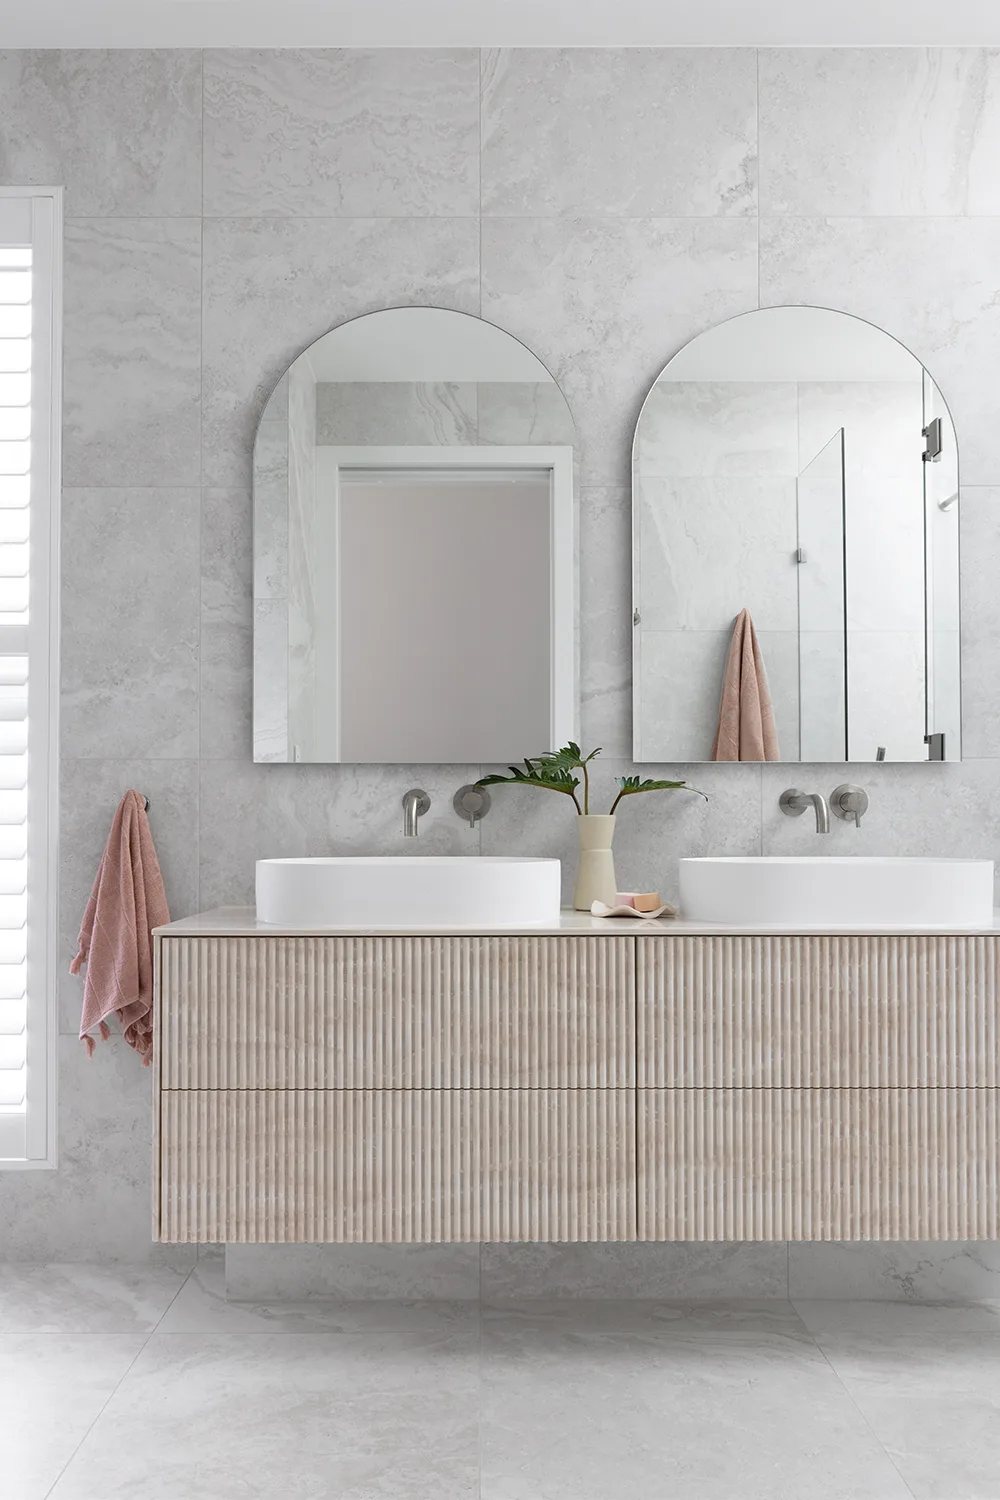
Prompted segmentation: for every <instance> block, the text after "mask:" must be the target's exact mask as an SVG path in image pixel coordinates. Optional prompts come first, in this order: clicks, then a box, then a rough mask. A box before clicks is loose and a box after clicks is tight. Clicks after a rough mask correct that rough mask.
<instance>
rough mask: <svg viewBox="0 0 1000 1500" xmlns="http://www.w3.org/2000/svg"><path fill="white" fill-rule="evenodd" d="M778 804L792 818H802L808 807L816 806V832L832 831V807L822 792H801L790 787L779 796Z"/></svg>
mask: <svg viewBox="0 0 1000 1500" xmlns="http://www.w3.org/2000/svg"><path fill="white" fill-rule="evenodd" d="M778 806H779V807H780V808H781V811H782V812H783V813H786V814H787V815H788V817H790V818H800V817H801V816H802V814H803V813H804V812H805V810H806V808H807V807H814V808H815V809H816V832H817V833H829V832H830V809H829V807H828V806H827V804H826V798H825V797H824V796H823V794H822V793H821V792H799V791H796V790H795V788H794V787H789V789H788V791H787V792H782V794H781V796H780V797H779V798H778Z"/></svg>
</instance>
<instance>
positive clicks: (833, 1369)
mask: <svg viewBox="0 0 1000 1500" xmlns="http://www.w3.org/2000/svg"><path fill="white" fill-rule="evenodd" d="M788 1300H789V1302H790V1303H791V1306H792V1308H793V1309H794V1312H795V1316H796V1317H797V1318H798V1320H799V1322H800V1323H801V1324H802V1327H803V1328H804V1329H805V1330H806V1333H807V1334H808V1335H809V1338H810V1340H811V1341H812V1343H813V1345H814V1346H815V1348H816V1349H817V1350H818V1351H819V1353H820V1354H821V1355H822V1356H823V1360H824V1362H825V1363H826V1365H827V1368H828V1369H829V1370H830V1371H831V1373H832V1374H833V1375H834V1377H835V1378H836V1380H837V1384H838V1385H839V1386H840V1388H841V1390H842V1391H843V1392H844V1394H845V1396H846V1397H847V1399H848V1401H850V1403H851V1405H852V1406H853V1407H854V1410H855V1411H856V1412H857V1414H858V1416H859V1417H860V1418H861V1420H862V1422H863V1423H864V1424H865V1426H866V1427H867V1429H868V1431H869V1432H870V1433H871V1435H872V1437H873V1438H874V1439H875V1443H876V1445H877V1447H878V1448H879V1449H880V1450H881V1452H882V1453H884V1454H885V1456H886V1458H887V1459H888V1461H889V1463H890V1464H891V1465H892V1467H893V1469H894V1470H895V1472H896V1473H897V1474H898V1475H899V1482H900V1484H901V1485H902V1486H903V1489H904V1490H905V1492H906V1494H907V1495H909V1496H910V1497H911V1500H916V1496H915V1494H914V1491H913V1490H912V1489H911V1488H910V1486H909V1484H908V1483H907V1482H906V1479H905V1477H904V1476H903V1474H902V1473H900V1469H899V1466H898V1464H897V1463H896V1460H895V1459H894V1458H893V1456H892V1454H891V1453H890V1452H889V1450H888V1448H887V1447H886V1446H885V1444H884V1443H883V1441H882V1439H881V1438H880V1437H879V1435H878V1433H877V1432H876V1431H875V1429H874V1427H873V1426H872V1424H871V1422H869V1420H868V1418H867V1417H866V1416H865V1414H864V1412H863V1411H862V1410H861V1407H860V1406H859V1405H858V1403H857V1401H855V1399H854V1395H853V1393H852V1391H851V1388H850V1386H849V1385H848V1384H847V1382H846V1380H845V1379H844V1377H843V1376H842V1375H841V1373H840V1371H839V1370H838V1369H837V1367H836V1365H835V1364H834V1363H833V1361H832V1360H831V1358H830V1356H829V1355H828V1354H827V1352H826V1350H825V1349H824V1347H823V1345H822V1344H821V1343H820V1341H819V1339H818V1338H817V1337H816V1335H815V1334H814V1333H813V1331H812V1329H811V1328H809V1327H808V1325H807V1324H806V1321H805V1319H804V1318H803V1316H802V1314H801V1313H800V1312H799V1309H798V1307H797V1306H796V1304H795V1302H793V1301H792V1299H791V1297H789V1299H788Z"/></svg>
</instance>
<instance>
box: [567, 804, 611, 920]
mask: <svg viewBox="0 0 1000 1500" xmlns="http://www.w3.org/2000/svg"><path fill="white" fill-rule="evenodd" d="M576 822H577V833H578V835H579V839H580V858H579V862H578V864H577V868H576V890H575V891H574V893H573V906H574V908H575V909H576V910H577V911H589V910H590V908H591V904H592V903H593V902H594V901H603V902H604V903H605V904H606V905H607V906H614V904H615V857H614V855H613V854H612V852H611V844H612V840H613V839H614V836H615V820H614V815H613V814H612V813H602V814H593V815H591V814H587V815H585V816H583V817H579V818H577V820H576Z"/></svg>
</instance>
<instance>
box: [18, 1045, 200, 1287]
mask: <svg viewBox="0 0 1000 1500" xmlns="http://www.w3.org/2000/svg"><path fill="white" fill-rule="evenodd" d="M58 1056H59V1170H58V1171H57V1172H11V1173H7V1174H5V1176H4V1181H3V1194H2V1197H0V1257H2V1258H3V1259H4V1260H33V1261H47V1260H59V1261H84V1260H94V1261H142V1260H158V1259H165V1260H167V1261H169V1262H171V1263H182V1262H183V1260H184V1259H185V1258H187V1259H189V1260H190V1261H192V1262H193V1261H194V1258H195V1256H194V1253H193V1251H191V1250H187V1251H178V1249H177V1247H173V1246H167V1245H163V1246H160V1245H154V1244H153V1243H152V1237H151V1231H150V1224H151V1219H152V1204H151V1195H150V1160H151V1156H152V1123H153V1113H152V1109H151V1108H150V1089H151V1087H152V1073H151V1072H150V1070H149V1069H148V1068H144V1067H143V1065H142V1059H141V1058H140V1057H139V1054H138V1053H137V1052H134V1051H133V1050H132V1048H131V1047H129V1046H127V1045H126V1043H125V1042H123V1041H122V1040H121V1038H120V1037H112V1039H111V1040H110V1041H107V1042H100V1043H98V1045H97V1047H96V1048H95V1049H94V1055H93V1057H88V1056H87V1053H86V1049H85V1048H84V1045H83V1043H82V1042H80V1041H77V1039H76V1037H73V1036H61V1037H60V1038H59V1053H58Z"/></svg>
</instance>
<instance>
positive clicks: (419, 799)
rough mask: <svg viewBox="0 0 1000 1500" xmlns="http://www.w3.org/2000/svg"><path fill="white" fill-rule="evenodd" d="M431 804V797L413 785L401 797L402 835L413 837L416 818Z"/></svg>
mask: <svg viewBox="0 0 1000 1500" xmlns="http://www.w3.org/2000/svg"><path fill="white" fill-rule="evenodd" d="M430 805H431V799H430V798H429V797H428V795H427V793H426V792H422V791H421V790H420V788H419V787H414V788H413V789H412V790H411V791H409V792H407V793H406V795H405V796H404V798H403V837H404V838H408V839H415V838H416V836H417V819H418V818H422V817H423V815H424V813H425V812H426V811H427V809H428V808H429V807H430Z"/></svg>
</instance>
